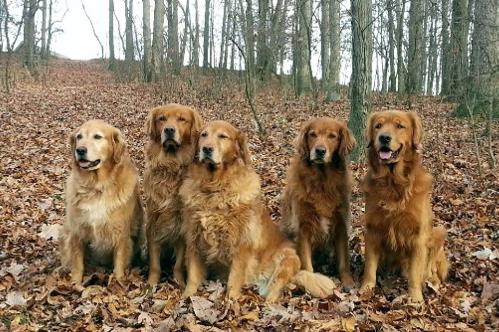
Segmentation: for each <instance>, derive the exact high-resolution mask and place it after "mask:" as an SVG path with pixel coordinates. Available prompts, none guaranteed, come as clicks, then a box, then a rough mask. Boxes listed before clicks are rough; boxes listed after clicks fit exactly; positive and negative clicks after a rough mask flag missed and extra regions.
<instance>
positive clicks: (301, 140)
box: [294, 121, 312, 159]
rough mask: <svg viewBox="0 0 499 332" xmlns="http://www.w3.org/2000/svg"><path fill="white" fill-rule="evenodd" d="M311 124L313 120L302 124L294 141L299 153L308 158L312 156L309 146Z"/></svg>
mask: <svg viewBox="0 0 499 332" xmlns="http://www.w3.org/2000/svg"><path fill="white" fill-rule="evenodd" d="M311 125H312V121H307V122H305V123H304V124H303V125H302V126H301V129H300V132H299V134H298V136H297V137H296V138H295V141H294V145H295V147H296V152H298V155H300V156H301V157H302V158H303V159H308V158H309V156H310V149H309V148H308V142H307V135H308V132H309V130H310V126H311Z"/></svg>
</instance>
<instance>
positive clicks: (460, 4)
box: [448, 0, 468, 97]
mask: <svg viewBox="0 0 499 332" xmlns="http://www.w3.org/2000/svg"><path fill="white" fill-rule="evenodd" d="M467 10H468V0H454V1H453V2H452V28H451V39H450V54H451V56H452V58H451V64H450V66H451V67H450V75H451V76H450V85H449V89H450V90H449V91H448V93H449V94H450V95H453V96H455V97H459V96H461V95H462V94H463V93H464V87H465V78H466V72H467V67H468V21H467V20H468V14H467Z"/></svg>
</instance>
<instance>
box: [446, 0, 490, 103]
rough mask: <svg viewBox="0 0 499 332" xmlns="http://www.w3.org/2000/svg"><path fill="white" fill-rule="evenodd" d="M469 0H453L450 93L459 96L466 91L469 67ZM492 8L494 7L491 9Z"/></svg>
mask: <svg viewBox="0 0 499 332" xmlns="http://www.w3.org/2000/svg"><path fill="white" fill-rule="evenodd" d="M467 10H468V0H454V1H453V2H452V27H451V38H450V54H451V56H452V58H451V62H450V63H451V65H450V75H451V76H450V84H449V91H448V93H449V95H452V96H455V97H458V96H461V95H462V94H463V93H464V87H465V78H466V72H467V67H468V22H467V20H468V14H467ZM491 10H492V9H491Z"/></svg>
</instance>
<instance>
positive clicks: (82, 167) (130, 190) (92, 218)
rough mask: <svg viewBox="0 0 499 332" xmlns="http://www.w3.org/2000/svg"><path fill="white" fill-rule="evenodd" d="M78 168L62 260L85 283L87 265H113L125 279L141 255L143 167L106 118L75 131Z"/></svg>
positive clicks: (69, 186)
mask: <svg viewBox="0 0 499 332" xmlns="http://www.w3.org/2000/svg"><path fill="white" fill-rule="evenodd" d="M70 145H71V159H72V163H71V164H72V167H71V174H70V176H69V178H68V179H67V182H66V190H65V196H66V216H67V217H66V221H65V223H64V225H63V230H62V234H61V243H60V244H61V247H60V250H61V260H62V264H63V266H64V267H67V268H69V269H70V270H71V278H72V281H73V282H74V283H77V284H79V283H81V281H82V278H83V273H84V270H85V266H89V265H101V264H102V265H112V266H113V267H114V276H115V278H116V279H117V280H119V281H122V280H123V279H124V277H125V270H126V269H127V267H128V265H129V263H130V261H131V260H132V258H133V257H134V256H135V257H138V253H139V247H140V243H139V238H140V228H141V225H142V221H143V210H142V204H141V202H140V196H139V189H138V179H139V177H138V172H137V169H136V168H135V166H134V165H133V163H132V161H131V159H130V156H129V155H128V152H127V148H126V145H125V141H124V138H123V135H122V134H121V132H120V131H119V130H118V129H117V128H115V127H113V126H111V125H109V124H107V123H106V122H104V121H101V120H91V121H87V122H86V123H84V124H83V125H82V126H81V127H80V128H78V129H77V130H76V131H75V132H74V133H72V134H71V136H70Z"/></svg>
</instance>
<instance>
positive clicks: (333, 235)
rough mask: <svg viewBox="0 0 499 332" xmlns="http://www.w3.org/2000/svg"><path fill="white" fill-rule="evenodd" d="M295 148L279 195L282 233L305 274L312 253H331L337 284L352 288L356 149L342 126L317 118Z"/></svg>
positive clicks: (305, 129) (302, 132) (345, 127)
mask: <svg viewBox="0 0 499 332" xmlns="http://www.w3.org/2000/svg"><path fill="white" fill-rule="evenodd" d="M296 147H297V154H296V156H295V157H294V158H293V159H292V160H291V165H290V166H289V169H288V175H287V185H286V189H285V191H284V195H283V201H282V216H283V217H282V229H283V230H284V232H285V233H286V234H288V235H289V236H290V237H291V238H293V240H294V241H295V242H296V243H297V244H298V255H299V256H300V260H301V264H302V268H303V269H304V270H307V271H310V272H312V271H313V266H312V257H313V253H314V251H316V252H317V251H321V252H323V253H324V252H325V253H327V254H329V252H330V250H331V249H332V248H335V253H336V261H337V264H338V271H339V274H340V278H341V281H342V283H343V286H344V287H345V288H347V289H348V288H351V287H353V286H354V281H353V278H352V275H351V273H350V264H349V254H348V231H349V229H350V193H351V182H352V180H351V173H350V169H349V161H348V154H349V153H350V152H351V151H352V149H353V148H354V147H355V138H354V137H353V135H352V133H351V131H350V129H348V127H347V126H346V124H345V123H343V122H340V121H336V120H334V119H331V118H317V119H313V120H310V121H308V122H307V123H305V124H304V125H303V126H302V129H301V131H300V133H299V135H298V137H297V140H296Z"/></svg>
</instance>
